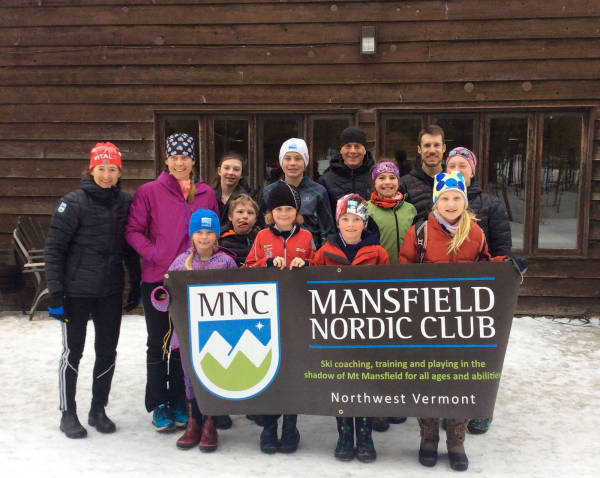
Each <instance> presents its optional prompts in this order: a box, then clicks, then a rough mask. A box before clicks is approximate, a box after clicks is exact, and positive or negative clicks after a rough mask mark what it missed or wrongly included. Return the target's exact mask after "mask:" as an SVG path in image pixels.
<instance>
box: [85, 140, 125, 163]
mask: <svg viewBox="0 0 600 478" xmlns="http://www.w3.org/2000/svg"><path fill="white" fill-rule="evenodd" d="M99 164H115V165H116V166H117V167H118V168H119V169H122V167H121V152H120V151H119V148H117V147H116V146H115V145H114V144H112V143H97V144H96V146H94V147H93V148H92V150H91V151H90V169H94V168H95V167H96V166H98V165H99Z"/></svg>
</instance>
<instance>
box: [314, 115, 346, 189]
mask: <svg viewBox="0 0 600 478" xmlns="http://www.w3.org/2000/svg"><path fill="white" fill-rule="evenodd" d="M348 125H349V121H348V120H347V119H315V120H314V121H313V157H312V158H311V160H312V167H313V177H314V179H316V178H318V177H319V176H320V175H321V174H323V172H324V171H325V170H326V169H327V167H328V166H329V161H330V160H331V158H333V157H334V156H335V155H336V154H337V153H339V152H340V149H339V143H340V134H341V133H342V131H343V130H344V129H345V128H347V127H348Z"/></svg>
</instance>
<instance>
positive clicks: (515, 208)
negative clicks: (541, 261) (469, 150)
mask: <svg viewBox="0 0 600 478" xmlns="http://www.w3.org/2000/svg"><path fill="white" fill-rule="evenodd" d="M526 157H527V118H492V119H491V120H490V152H489V158H490V165H489V169H488V171H489V173H488V183H487V192H488V193H490V194H493V195H494V196H497V197H498V198H499V199H500V201H501V202H502V203H503V204H504V206H505V207H506V212H507V213H508V219H509V221H510V229H511V232H512V242H513V248H514V249H522V248H523V229H524V224H525V197H526V194H525V193H526V191H525V181H526V163H525V161H526Z"/></svg>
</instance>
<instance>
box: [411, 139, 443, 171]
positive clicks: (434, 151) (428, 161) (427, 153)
mask: <svg viewBox="0 0 600 478" xmlns="http://www.w3.org/2000/svg"><path fill="white" fill-rule="evenodd" d="M417 151H418V152H419V154H420V155H421V161H422V162H423V164H425V165H426V166H428V167H430V168H436V167H438V166H439V165H440V164H442V158H443V157H444V152H445V151H446V144H445V143H444V142H443V140H442V135H441V134H424V135H423V136H421V144H420V145H419V146H417Z"/></svg>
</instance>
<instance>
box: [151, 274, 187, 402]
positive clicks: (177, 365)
mask: <svg viewBox="0 0 600 478" xmlns="http://www.w3.org/2000/svg"><path fill="white" fill-rule="evenodd" d="M159 285H163V283H162V282H142V304H143V305H144V315H145V316H146V330H147V332H148V340H147V342H146V398H145V402H146V410H147V411H149V412H151V411H152V410H154V409H155V408H156V407H158V406H159V405H162V404H164V405H169V406H171V407H177V408H183V409H185V407H186V399H185V385H184V381H183V371H182V368H181V357H180V355H179V351H172V352H171V353H170V354H169V353H168V351H169V343H170V340H171V336H170V334H169V331H170V324H169V313H168V312H160V311H159V310H156V309H155V308H154V306H153V305H152V302H151V300H150V294H151V292H152V291H153V290H154V289H155V288H156V287H158V286H159Z"/></svg>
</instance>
